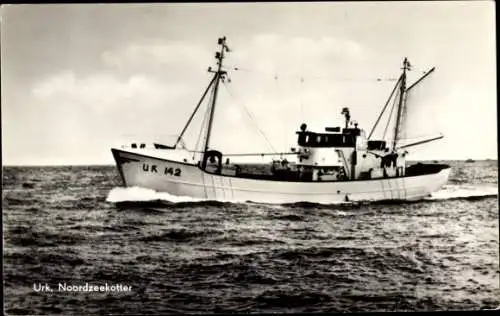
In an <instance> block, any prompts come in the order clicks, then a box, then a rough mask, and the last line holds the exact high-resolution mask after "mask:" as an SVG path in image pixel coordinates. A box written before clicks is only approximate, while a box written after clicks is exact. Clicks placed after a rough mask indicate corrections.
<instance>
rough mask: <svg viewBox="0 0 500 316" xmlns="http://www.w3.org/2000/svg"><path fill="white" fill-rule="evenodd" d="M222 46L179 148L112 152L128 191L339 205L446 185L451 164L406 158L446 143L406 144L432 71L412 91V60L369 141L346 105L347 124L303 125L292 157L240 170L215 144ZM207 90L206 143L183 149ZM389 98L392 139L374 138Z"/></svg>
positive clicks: (425, 192) (140, 146)
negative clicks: (415, 100)
mask: <svg viewBox="0 0 500 316" xmlns="http://www.w3.org/2000/svg"><path fill="white" fill-rule="evenodd" d="M218 46H219V48H218V50H217V52H216V54H215V59H216V61H217V63H216V64H217V66H216V67H215V68H211V67H209V69H208V71H209V72H210V73H213V77H212V79H211V80H210V83H209V84H208V86H207V87H206V89H205V91H204V93H203V95H202V97H201V99H200V100H199V102H198V104H197V105H196V107H195V109H194V111H193V112H192V114H191V116H190V117H189V119H188V120H187V123H186V125H185V126H184V128H183V130H182V131H181V133H180V134H179V135H178V137H176V141H175V143H173V144H170V145H164V144H159V143H154V144H153V145H152V146H149V145H148V146H147V145H146V144H144V143H132V144H129V145H125V146H122V147H121V148H112V149H111V151H112V154H113V156H114V159H115V161H116V165H117V168H118V171H119V173H120V176H121V179H122V180H123V183H124V185H125V186H126V187H141V188H147V189H152V190H155V191H158V192H166V193H169V194H171V195H175V196H187V197H192V198H195V199H208V200H224V201H253V202H264V203H295V202H311V203H338V202H345V201H380V200H418V199H421V198H424V197H427V196H429V195H430V194H431V193H432V192H435V191H437V190H439V189H440V187H442V186H443V185H444V184H445V183H446V182H447V181H448V177H449V174H450V166H449V165H445V164H436V163H434V164H428V163H425V164H424V163H415V164H410V163H409V162H408V161H407V160H406V159H407V156H408V148H410V147H412V146H417V145H422V144H425V143H428V142H431V141H435V140H438V139H441V138H443V135H439V136H437V137H432V138H428V139H424V140H419V141H416V142H413V143H405V142H403V138H402V136H401V135H402V126H403V125H404V123H405V122H406V121H408V120H411V117H409V118H408V117H407V116H405V113H406V114H407V111H406V108H407V105H408V104H407V103H408V99H411V93H412V90H413V89H414V88H415V87H416V86H417V85H419V84H420V83H421V82H422V81H423V80H425V79H426V78H427V77H428V76H430V75H431V74H432V73H433V72H434V70H435V68H432V69H430V70H429V71H427V72H425V74H424V75H423V76H422V77H421V78H420V79H418V80H416V81H415V83H413V84H412V85H410V86H409V87H407V84H406V79H407V71H409V70H411V65H410V63H409V61H408V59H407V58H405V59H404V61H403V66H402V68H401V69H402V73H401V75H400V76H399V79H397V82H396V84H395V86H394V88H393V90H392V92H391V94H390V96H389V99H388V100H387V102H386V103H385V105H384V107H383V109H382V111H381V113H380V115H379V116H378V119H377V120H376V123H375V124H374V126H373V128H372V130H371V132H370V133H369V135H368V136H367V135H366V132H365V130H364V129H362V128H361V127H359V126H358V123H356V122H355V121H353V120H351V113H350V110H349V108H347V107H342V108H341V111H340V114H341V115H342V116H343V118H342V120H343V121H344V120H345V124H344V122H343V123H342V124H341V125H343V126H333V127H331V126H326V127H325V129H324V130H322V131H312V130H310V129H309V128H308V126H307V124H306V123H303V124H301V126H300V127H299V128H298V131H296V132H295V133H296V137H297V138H296V139H297V143H296V146H295V147H292V148H291V149H290V151H289V152H286V153H280V157H285V158H280V159H278V160H272V161H269V164H268V165H267V166H268V172H267V173H263V172H252V171H248V170H243V169H242V167H241V166H240V165H238V164H237V163H234V162H232V161H231V159H232V158H233V157H234V156H237V155H238V154H237V153H236V154H230V153H227V154H225V153H222V152H221V151H219V150H217V149H216V148H213V147H212V144H211V132H212V125H213V119H214V110H215V107H216V104H217V94H218V89H219V85H220V83H221V82H224V80H226V79H227V71H226V70H225V67H224V65H223V61H224V58H225V56H226V54H228V53H229V52H231V50H230V49H229V47H228V45H227V43H226V38H225V37H222V38H219V39H218ZM209 91H211V97H210V98H209V102H208V106H209V108H208V109H207V113H208V120H207V123H206V125H205V126H204V129H201V132H203V133H204V143H203V146H202V148H200V150H199V151H197V153H198V155H196V156H195V155H193V150H189V149H186V148H185V147H184V146H181V145H182V140H183V135H184V133H185V131H186V129H187V128H188V126H189V125H190V123H191V121H192V119H193V117H194V115H195V113H196V112H197V111H199V108H200V105H201V104H202V101H203V100H204V99H205V98H206V96H207V94H208V93H209ZM391 100H392V101H393V102H392V108H391V113H392V112H393V111H394V110H396V111H395V113H396V114H395V116H394V117H395V124H394V128H393V131H394V133H393V134H394V135H393V136H392V138H391V139H389V140H387V139H372V134H373V131H374V129H375V128H376V126H377V124H379V122H380V120H381V117H382V115H383V114H384V113H385V112H386V111H387V109H388V105H389V104H390V103H391ZM386 129H387V127H386ZM391 129H392V128H391ZM268 154H269V155H270V154H276V153H255V155H256V156H261V157H265V156H266V155H268ZM287 156H293V158H294V159H295V160H296V162H295V163H290V162H288V160H287V159H286V157H287Z"/></svg>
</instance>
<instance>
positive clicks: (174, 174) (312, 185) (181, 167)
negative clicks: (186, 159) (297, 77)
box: [112, 149, 450, 203]
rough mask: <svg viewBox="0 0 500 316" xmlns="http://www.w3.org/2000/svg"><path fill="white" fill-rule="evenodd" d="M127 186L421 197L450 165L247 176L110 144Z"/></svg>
mask: <svg viewBox="0 0 500 316" xmlns="http://www.w3.org/2000/svg"><path fill="white" fill-rule="evenodd" d="M112 152H113V156H114V158H115V161H116V164H117V167H118V170H119V172H120V175H121V177H122V180H123V182H124V184H125V186H127V187H142V188H148V189H152V190H155V191H159V192H166V193H169V194H172V195H176V196H188V197H192V198H196V199H208V200H222V201H235V202H244V201H253V202H263V203H296V202H312V203H339V202H345V201H381V200H418V199H421V198H424V197H427V196H429V195H430V194H431V193H432V192H435V191H437V190H439V188H440V187H441V186H443V185H444V184H445V183H446V182H447V181H448V177H449V174H450V168H449V167H446V168H442V169H441V170H439V171H437V172H433V173H430V174H423V175H415V176H405V177H396V178H384V179H370V180H355V181H335V182H294V181H273V180H261V179H247V178H239V177H235V176H224V175H215V174H211V173H207V172H205V171H203V170H202V169H201V168H199V167H198V165H196V164H191V163H183V162H178V161H173V160H168V159H164V158H158V157H153V156H147V155H144V154H141V153H138V152H132V151H124V150H120V149H112Z"/></svg>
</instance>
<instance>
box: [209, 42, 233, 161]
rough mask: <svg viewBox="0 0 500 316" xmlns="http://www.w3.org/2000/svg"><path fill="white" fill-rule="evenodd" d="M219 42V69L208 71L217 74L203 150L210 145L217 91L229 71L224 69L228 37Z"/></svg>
mask: <svg viewBox="0 0 500 316" xmlns="http://www.w3.org/2000/svg"><path fill="white" fill-rule="evenodd" d="M217 44H218V45H219V46H220V51H218V52H216V53H215V59H217V70H215V71H214V70H212V68H211V67H209V68H208V71H209V72H211V73H214V74H215V83H214V84H213V97H212V104H211V105H210V115H209V117H208V126H207V134H206V138H205V146H204V148H203V151H204V152H206V151H207V150H208V147H209V145H210V136H211V133H212V125H213V119H214V111H215V104H216V102H217V92H218V91H219V84H220V81H221V80H224V79H225V76H226V74H227V72H226V71H225V70H222V61H223V60H224V53H225V52H229V51H230V50H229V47H228V46H227V45H226V37H225V36H224V37H221V38H219V40H218V42H217Z"/></svg>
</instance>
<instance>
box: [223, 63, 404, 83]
mask: <svg viewBox="0 0 500 316" xmlns="http://www.w3.org/2000/svg"><path fill="white" fill-rule="evenodd" d="M228 69H229V70H234V71H242V72H247V73H255V74H260V75H265V76H269V77H273V78H274V79H276V80H277V79H278V78H284V79H296V80H298V81H303V80H305V79H307V80H314V79H316V80H330V81H376V82H381V81H398V78H392V77H385V78H384V77H364V78H360V77H358V78H356V77H338V76H318V75H307V76H304V75H303V74H300V75H294V74H291V73H289V74H286V73H277V72H268V71H262V70H252V69H248V68H241V67H235V66H230V67H228Z"/></svg>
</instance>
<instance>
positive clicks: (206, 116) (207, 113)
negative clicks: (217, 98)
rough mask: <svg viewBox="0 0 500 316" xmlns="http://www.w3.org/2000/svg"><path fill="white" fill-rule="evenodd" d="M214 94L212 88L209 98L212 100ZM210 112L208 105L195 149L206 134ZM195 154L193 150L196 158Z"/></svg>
mask: <svg viewBox="0 0 500 316" xmlns="http://www.w3.org/2000/svg"><path fill="white" fill-rule="evenodd" d="M213 95H214V92H213V90H212V92H211V93H210V98H209V100H211V99H212V98H213ZM209 114H210V107H207V109H206V110H205V115H204V116H203V121H202V122H201V128H200V133H199V134H198V140H197V141H196V145H195V147H194V148H195V150H196V149H197V148H198V146H199V145H200V142H201V139H202V135H203V134H204V129H205V128H204V127H205V122H206V121H207V119H208V116H209ZM199 152H203V151H199ZM194 156H195V153H194V151H193V159H194Z"/></svg>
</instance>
